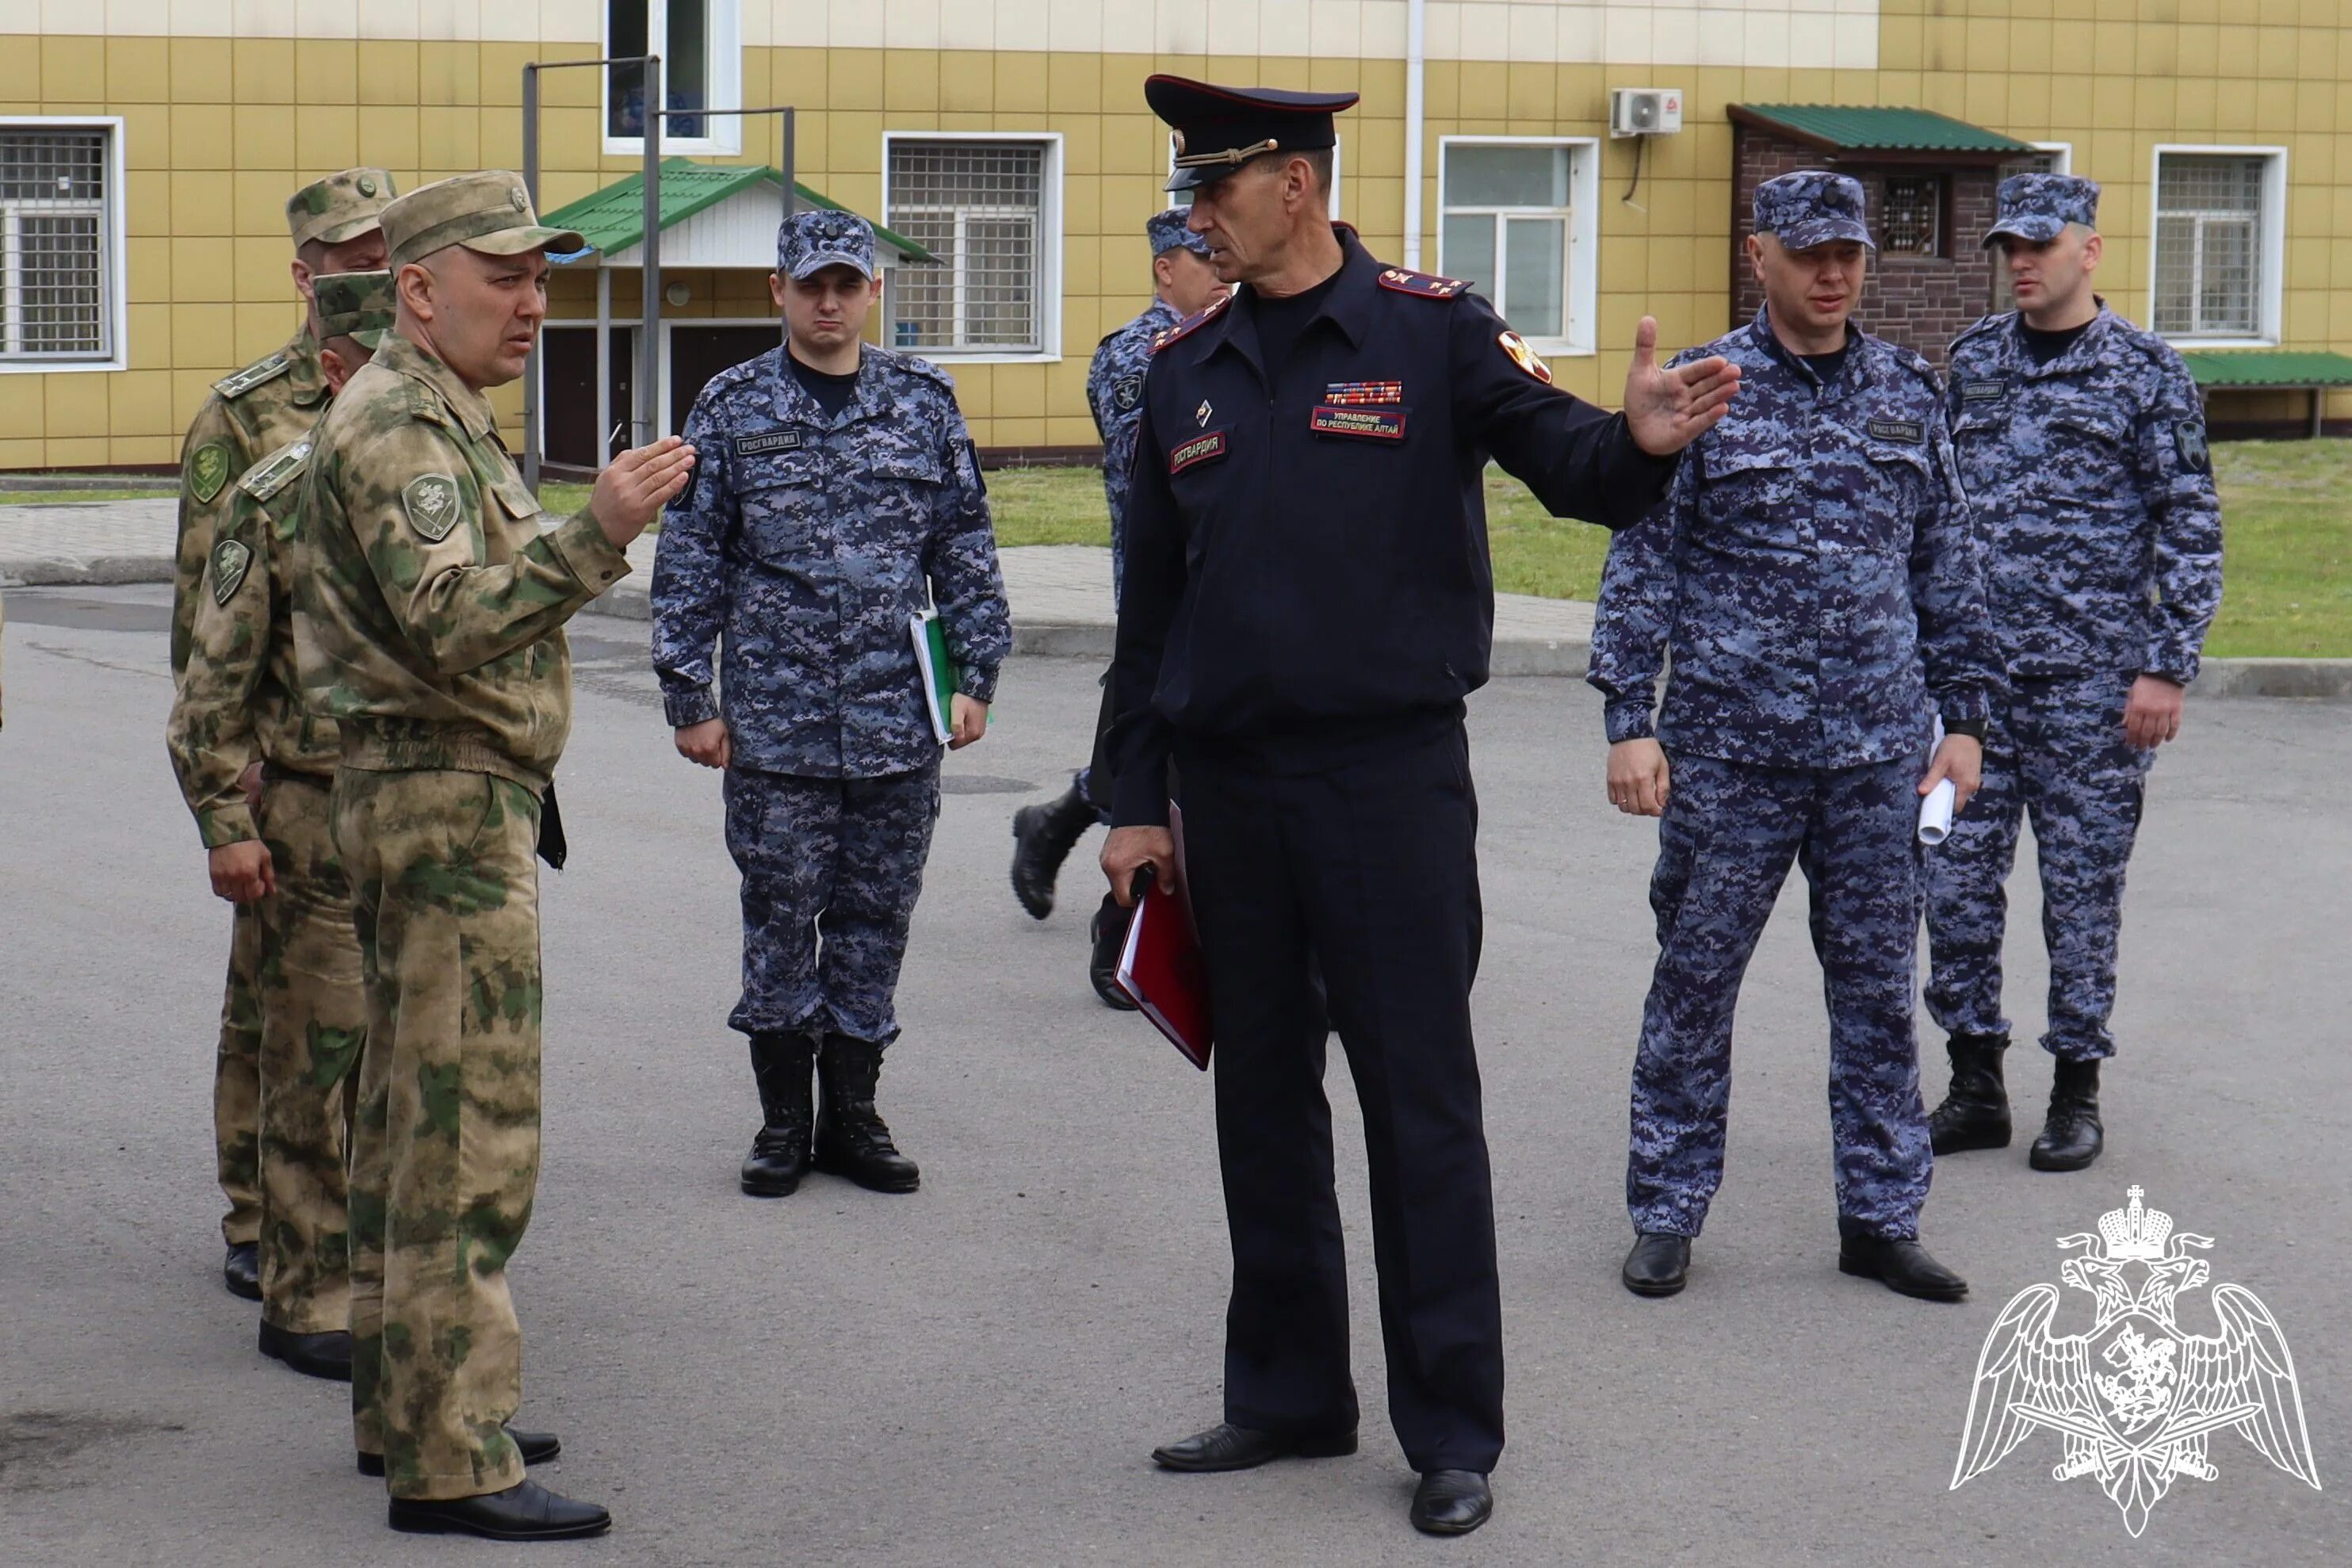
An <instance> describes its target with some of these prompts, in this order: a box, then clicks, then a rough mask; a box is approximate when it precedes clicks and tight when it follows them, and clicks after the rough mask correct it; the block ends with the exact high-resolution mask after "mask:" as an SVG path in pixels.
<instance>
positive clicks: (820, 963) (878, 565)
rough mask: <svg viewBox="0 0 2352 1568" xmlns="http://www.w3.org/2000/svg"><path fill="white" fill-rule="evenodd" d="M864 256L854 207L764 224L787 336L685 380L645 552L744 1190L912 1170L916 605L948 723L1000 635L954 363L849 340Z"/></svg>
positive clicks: (921, 791) (930, 749) (860, 300)
mask: <svg viewBox="0 0 2352 1568" xmlns="http://www.w3.org/2000/svg"><path fill="white" fill-rule="evenodd" d="M879 278H880V274H879V272H878V271H877V268H876V267H875V262H874V231H873V229H872V228H871V227H870V226H867V224H866V220H865V219H863V218H861V217H858V216H856V215H855V214H852V213H844V212H814V211H813V212H803V213H800V214H797V215H795V216H793V217H792V218H791V219H789V220H788V221H787V222H786V223H785V224H784V225H783V226H782V229H781V230H780V231H779V233H778V235H777V240H776V271H775V274H774V275H773V276H772V278H771V279H770V280H769V287H770V289H771V290H772V292H773V294H774V296H775V300H776V302H777V304H778V305H780V306H781V307H782V309H783V311H784V321H785V331H786V343H785V345H784V346H782V347H779V348H774V349H771V350H769V351H768V352H767V353H764V354H761V356H760V357H759V358H757V359H755V360H752V361H751V362H749V363H745V364H740V365H737V366H736V367H734V368H733V369H732V370H729V371H724V372H721V373H720V374H719V375H717V376H715V377H713V378H712V379H711V381H710V383H709V385H707V386H705V387H704V388H703V390H702V394H701V395H700V396H699V397H698V398H697V399H696V400H695V405H694V411H693V413H692V414H691V415H690V416H688V420H687V425H686V438H687V440H688V443H689V444H691V445H692V446H693V447H695V448H696V450H697V451H698V452H699V453H701V454H702V461H701V464H700V467H699V468H698V471H697V473H696V476H695V481H694V484H693V487H692V488H691V489H689V490H688V492H687V493H686V494H685V495H684V496H682V497H681V498H680V499H679V500H678V502H677V505H676V506H674V507H673V508H671V510H670V512H669V515H668V517H667V520H666V521H664V523H663V526H662V532H661V542H660V547H659V549H658V551H657V552H656V555H655V557H654V582H653V618H654V645H653V646H654V668H655V670H656V672H657V673H658V674H659V676H660V678H661V687H662V696H663V702H664V705H665V707H666V709H667V714H668V718H669V721H670V723H671V724H672V725H673V726H674V727H675V728H676V731H677V747H678V750H679V752H681V753H683V754H684V755H686V756H687V757H688V758H690V759H692V760H694V761H696V762H698V763H704V764H706V765H709V766H716V767H722V768H724V769H725V770H726V775H727V776H726V785H725V796H726V803H727V847H728V851H729V853H730V854H731V855H733V857H734V858H735V864H736V866H737V868H739V869H740V871H741V872H742V875H743V995H742V999H741V1001H740V1002H739V1003H738V1004H737V1005H736V1007H735V1009H734V1011H733V1012H732V1013H731V1014H730V1016H729V1017H728V1020H727V1021H728V1024H729V1026H730V1027H732V1028H735V1029H740V1030H741V1031H742V1032H743V1033H744V1034H746V1035H748V1036H750V1037H751V1068H752V1075H753V1078H754V1079H755V1081H756V1082H757V1084H758V1087H759V1092H760V1104H761V1112H762V1118H763V1120H762V1126H761V1131H760V1133H759V1135H758V1137H757V1138H756V1140H755V1141H754V1142H753V1143H752V1146H751V1154H750V1156H749V1157H748V1158H747V1159H746V1160H745V1161H744V1163H743V1169H742V1175H741V1181H742V1186H743V1190H744V1191H745V1192H746V1193H750V1194H753V1195H755V1196H761V1197H777V1196H782V1195H783V1194H787V1193H790V1192H792V1191H793V1190H794V1189H795V1188H796V1187H797V1186H798V1185H799V1184H800V1182H801V1179H802V1177H803V1175H805V1174H806V1173H807V1172H808V1171H810V1170H811V1169H815V1170H819V1171H825V1172H830V1173H835V1174H838V1175H842V1176H845V1177H847V1178H848V1179H849V1180H851V1181H853V1182H856V1183H857V1184H859V1185H861V1186H864V1187H868V1188H871V1189H872V1190H874V1191H876V1192H887V1193H903V1192H912V1191H913V1190H914V1189H915V1187H916V1186H917V1185H918V1184H919V1181H920V1179H921V1173H920V1172H919V1169H918V1168H917V1166H916V1164H915V1162H914V1161H912V1160H910V1159H908V1158H907V1157H906V1156H905V1155H903V1154H901V1153H900V1152H898V1148H897V1146H896V1145H895V1144H894V1143H893V1142H892V1141H891V1137H890V1130H889V1128H888V1127H887V1126H886V1125H885V1124H884V1123H883V1121H882V1119H881V1117H880V1116H879V1115H878V1114H877V1112H876V1110H875V1107H874V1093H875V1085H876V1083H877V1079H878V1078H879V1077H880V1074H881V1070H882V1053H883V1050H884V1047H887V1046H888V1045H889V1044H890V1042H891V1041H892V1040H893V1039H895V1038H897V1037H898V1016H897V1014H896V1012H895V1011H894V1009H893V1005H892V999H893V996H894V994H895V993H896V992H897V990H898V969H899V964H900V962H901V960H902V959H903V958H904V956H905V953H906V946H907V931H908V921H910V920H911V919H912V917H913V914H914V910H915V900H916V898H917V896H918V895H919V893H920V892H921V891H922V882H923V862H924V860H925V858H926V857H927V856H928V855H929V851H930V843H931V828H932V825H933V823H934V821H935V820H936V819H937V818H938V816H939V809H940V742H939V740H938V738H937V736H936V734H935V732H934V731H933V729H932V725H931V720H930V717H929V709H928V707H927V705H926V703H925V700H924V695H923V680H922V675H921V672H920V670H919V668H918V666H917V663H916V659H915V655H914V650H913V647H912V644H911V643H910V641H909V638H908V620H909V618H910V617H912V616H917V615H919V614H920V613H922V611H923V610H924V609H925V608H926V607H927V606H928V605H931V604H933V603H934V602H936V604H937V606H938V610H939V616H940V625H941V627H942V629H943V631H944V632H945V639H946V645H947V650H948V654H949V656H950V658H951V659H952V660H953V662H954V663H955V665H956V666H957V677H956V685H955V695H954V697H953V699H952V701H951V706H952V708H953V710H954V734H953V738H952V739H951V741H950V744H951V745H956V746H961V745H966V744H969V743H970V742H972V741H976V740H978V739H980V737H981V734H982V730H983V727H984V726H985V724H986V722H987V713H988V703H989V701H990V700H992V698H993V697H994V696H995V692H996V671H997V666H998V665H1000V664H1002V663H1003V660H1004V658H1005V656H1006V654H1008V653H1009V652H1011V651H1012V644H1013V637H1012V628H1011V621H1010V617H1009V616H1008V613H1007V610H1006V606H1005V602H1004V584H1003V578H1002V577H1001V576H1000V575H999V574H998V572H997V565H996V539H995V534H994V531H993V530H992V525H991V523H990V521H989V513H988V500H987V491H986V489H985V487H984V486H983V484H982V480H981V477H980V462H979V458H978V457H977V456H976V455H975V454H974V453H973V451H972V446H971V437H970V436H969V435H968V434H966V432H965V429H964V423H963V416H962V415H961V413H960V412H959V411H958V410H957V407H956V402H955V395H954V391H953V383H951V382H950V380H949V379H948V377H947V376H946V375H945V374H943V373H942V372H940V370H939V369H938V368H937V367H936V366H933V365H931V364H929V363H926V362H925V361H923V360H919V359H915V358H913V357H911V356H908V355H906V354H900V353H892V352H890V351H889V350H887V349H880V348H875V347H873V346H871V345H867V344H861V342H859V335H858V334H859V332H860V331H861V329H862V328H863V326H864V323H865V320H866V313H867V311H868V310H870V309H871V308H872V306H873V303H874V301H875V300H876V299H877V298H878V297H879V295H880V291H881V285H880V282H879ZM722 639H723V642H724V652H723V654H722V655H721V658H720V661H719V668H718V670H717V671H716V675H717V678H718V680H719V687H720V690H719V692H718V693H716V694H714V692H713V691H712V680H713V675H714V671H713V669H712V660H711V648H712V645H713V643H714V642H719V641H720V640H722ZM820 933H822V937H823V942H822V949H821V950H820V943H819V936H820ZM812 1063H814V1067H815V1069H816V1075H817V1079H818V1083H819V1087H820V1089H821V1090H822V1094H823V1100H824V1105H823V1110H822V1112H821V1113H820V1112H818V1111H817V1110H816V1109H815V1107H814V1106H813V1104H812V1101H811V1093H810V1084H809V1074H810V1068H811V1066H812ZM813 1120H814V1121H815V1126H814V1134H813V1133H812V1121H813Z"/></svg>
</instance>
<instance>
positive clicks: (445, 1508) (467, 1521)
mask: <svg viewBox="0 0 2352 1568" xmlns="http://www.w3.org/2000/svg"><path fill="white" fill-rule="evenodd" d="M387 1522H389V1523H390V1524H391V1526H392V1528H393V1529H394V1530H402V1531H407V1532H408V1533H409V1534H411V1535H485V1536H488V1537H489V1539H491V1540H492V1541H568V1540H570V1539H572V1537H574V1536H579V1535H602V1534H604V1532H605V1531H608V1530H610V1529H612V1528H613V1516H612V1515H611V1514H609V1513H606V1512H605V1511H604V1510H603V1509H601V1508H599V1507H597V1506H596V1505H595V1504H594V1503H593V1502H574V1501H572V1500H571V1499H570V1498H568V1497H558V1496H557V1495H556V1494H555V1493H553V1492H551V1491H549V1490H548V1489H546V1488H545V1487H543V1486H541V1485H540V1484H539V1483H538V1482H537V1481H519V1482H517V1483H516V1484H515V1485H513V1486H510V1487H509V1488H508V1489H506V1490H504V1491H502V1492H490V1493H488V1494H487V1495H485V1496H482V1497H461V1498H446V1499H433V1500H427V1499H424V1498H397V1497H396V1498H394V1499H393V1500H392V1508H391V1510H390V1513H389V1516H388V1519H387Z"/></svg>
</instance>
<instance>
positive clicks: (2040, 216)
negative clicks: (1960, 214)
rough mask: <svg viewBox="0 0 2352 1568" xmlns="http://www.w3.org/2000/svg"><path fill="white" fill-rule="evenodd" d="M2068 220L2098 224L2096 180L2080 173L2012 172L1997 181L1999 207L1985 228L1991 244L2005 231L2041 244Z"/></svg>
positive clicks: (2088, 226)
mask: <svg viewBox="0 0 2352 1568" xmlns="http://www.w3.org/2000/svg"><path fill="white" fill-rule="evenodd" d="M2070 223H2079V224H2081V225H2082V226H2084V227H2085V228H2096V227H2098V226H2099V183H2098V182H2097V181H2096V180H2086V179H2084V178H2083V177H2082V176H2081V175H2079V174H2011V176H2010V177H2009V178H2007V179H2006V180H2003V181H2002V182H2001V183H2000V213H1999V214H1998V215H1997V216H1995V217H1994V219H1993V225H1992V227H1990V229H1987V230H1986V231H1985V237H1984V242H1985V243H1986V244H1987V245H1990V244H1991V243H1992V242H1993V241H1994V240H1996V239H1999V238H2000V237H2001V236H2002V235H2004V234H2013V235H2015V236H2017V237H2018V238H2020V239H2030V240H2032V241H2033V242H2034V243H2035V244H2036V245H2044V244H2047V243H2049V242H2050V241H2051V240H2053V239H2055V238H2057V237H2058V234H2059V231H2060V230H2062V229H2063V228H2064V227H2065V226H2067V225H2068V224H2070Z"/></svg>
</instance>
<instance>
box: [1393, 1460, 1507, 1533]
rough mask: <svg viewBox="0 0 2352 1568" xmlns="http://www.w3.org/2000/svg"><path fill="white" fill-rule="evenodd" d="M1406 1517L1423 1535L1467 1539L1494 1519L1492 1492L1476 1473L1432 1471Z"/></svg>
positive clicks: (1422, 1483) (1426, 1476) (1414, 1498)
mask: <svg viewBox="0 0 2352 1568" xmlns="http://www.w3.org/2000/svg"><path fill="white" fill-rule="evenodd" d="M1405 1517H1406V1518H1407V1519H1410V1520H1412V1527H1413V1528H1414V1529H1415V1530H1418V1531H1421V1532H1422V1533H1423V1535H1467V1534H1469V1533H1470V1532H1471V1531H1474V1530H1475V1529H1477V1528H1478V1527H1479V1526H1480V1525H1482V1524H1484V1523H1486V1521H1488V1520H1490V1519H1492V1518H1494V1517H1495V1489H1493V1488H1492V1487H1490V1486H1488V1485H1487V1484H1486V1477H1484V1476H1482V1475H1480V1474H1479V1473H1478V1472H1477V1471H1475V1470H1432V1471H1430V1472H1429V1474H1427V1475H1425V1476H1423V1477H1422V1478H1421V1485H1419V1486H1417V1487H1415V1488H1413V1489H1412V1509H1411V1510H1409V1511H1408V1512H1407V1513H1406V1514H1405Z"/></svg>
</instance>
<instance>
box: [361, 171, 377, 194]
mask: <svg viewBox="0 0 2352 1568" xmlns="http://www.w3.org/2000/svg"><path fill="white" fill-rule="evenodd" d="M360 195H363V196H372V195H375V177H374V176H373V175H372V174H362V175H361V176H360Z"/></svg>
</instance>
